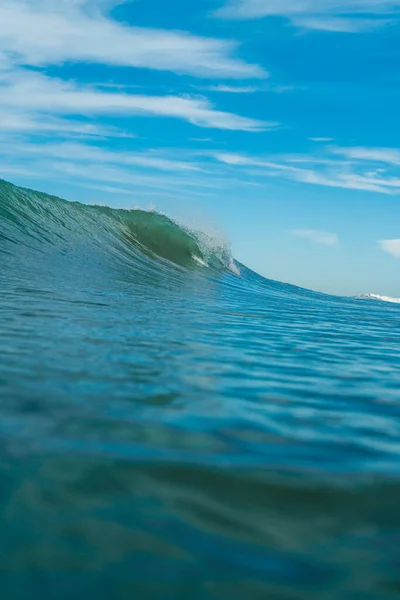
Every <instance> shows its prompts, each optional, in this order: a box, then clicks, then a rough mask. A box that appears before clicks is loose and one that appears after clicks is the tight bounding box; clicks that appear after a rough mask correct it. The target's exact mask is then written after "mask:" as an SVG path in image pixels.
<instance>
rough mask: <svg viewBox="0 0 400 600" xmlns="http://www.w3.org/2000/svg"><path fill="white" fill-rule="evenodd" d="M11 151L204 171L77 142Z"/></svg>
mask: <svg viewBox="0 0 400 600" xmlns="http://www.w3.org/2000/svg"><path fill="white" fill-rule="evenodd" d="M6 146H7V148H4V146H2V145H1V144H0V152H1V151H3V154H4V153H5V151H6V150H7V149H8V150H10V148H9V144H8V142H6ZM11 151H12V153H13V154H14V155H15V156H19V157H21V156H23V155H26V156H27V157H28V158H29V157H34V158H37V157H39V156H41V157H44V158H46V157H49V156H51V157H52V158H53V159H54V158H55V159H60V160H66V161H75V162H78V163H91V164H94V163H96V164H98V165H99V168H102V167H101V166H100V165H102V164H109V165H120V166H121V165H125V166H132V167H136V166H137V167H143V168H145V169H154V170H157V171H180V172H184V171H186V172H187V171H197V172H200V171H204V169H202V168H201V167H200V166H199V165H197V164H194V163H191V162H189V161H188V160H175V159H171V158H168V157H166V156H163V155H162V154H160V155H157V154H156V153H154V152H153V153H152V152H128V151H124V152H121V151H111V150H107V149H105V148H101V147H98V146H94V145H91V144H80V143H76V142H64V143H44V144H43V143H42V144H38V143H36V144H32V143H16V144H13V145H12V147H11Z"/></svg>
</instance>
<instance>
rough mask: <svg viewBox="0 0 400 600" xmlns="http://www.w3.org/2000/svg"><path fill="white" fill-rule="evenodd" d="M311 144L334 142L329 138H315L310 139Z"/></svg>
mask: <svg viewBox="0 0 400 600" xmlns="http://www.w3.org/2000/svg"><path fill="white" fill-rule="evenodd" d="M308 139H309V140H310V141H311V142H333V138H329V137H315V138H312V137H310V138H308Z"/></svg>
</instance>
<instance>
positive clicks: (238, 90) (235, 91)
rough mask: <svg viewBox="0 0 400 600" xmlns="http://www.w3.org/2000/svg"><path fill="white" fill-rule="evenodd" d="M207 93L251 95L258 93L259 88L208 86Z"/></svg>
mask: <svg viewBox="0 0 400 600" xmlns="http://www.w3.org/2000/svg"><path fill="white" fill-rule="evenodd" d="M204 89H206V90H208V91H209V92H221V93H225V94H253V93H254V92H258V91H260V88H258V87H255V86H249V85H248V86H240V85H223V84H220V85H209V86H207V87H206V88H204Z"/></svg>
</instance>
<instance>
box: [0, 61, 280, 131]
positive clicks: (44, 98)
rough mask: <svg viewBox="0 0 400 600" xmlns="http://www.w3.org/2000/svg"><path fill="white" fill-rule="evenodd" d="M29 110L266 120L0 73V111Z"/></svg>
mask: <svg viewBox="0 0 400 600" xmlns="http://www.w3.org/2000/svg"><path fill="white" fill-rule="evenodd" d="M3 110H5V111H6V112H8V113H9V112H10V111H13V112H14V113H15V114H22V115H24V116H25V117H26V116H27V115H28V116H30V118H32V115H35V118H36V119H37V115H39V114H40V115H45V116H48V115H54V113H57V114H58V115H68V116H71V115H75V116H77V115H79V116H80V117H81V116H82V115H84V116H87V117H91V116H93V115H119V116H126V115H141V116H159V117H170V118H178V119H184V120H185V121H188V122H189V123H192V124H193V125H196V126H198V127H208V128H215V129H228V130H241V131H260V130H262V129H264V128H265V127H266V126H268V125H269V124H264V123H262V122H260V121H256V120H254V119H250V118H247V117H241V116H238V115H235V114H232V113H227V112H222V111H219V110H216V109H215V108H214V107H213V106H212V105H211V104H210V103H209V102H208V101H207V100H206V99H205V98H198V97H191V98H190V97H189V98H188V97H180V96H146V95H139V94H128V93H118V92H108V91H104V90H101V89H98V88H96V87H89V86H82V85H78V84H76V83H74V82H72V81H62V80H59V79H54V78H50V77H47V76H45V75H42V74H40V73H37V72H34V71H28V70H26V69H21V70H18V71H13V72H7V73H3V76H2V77H1V78H0V112H1V111H3Z"/></svg>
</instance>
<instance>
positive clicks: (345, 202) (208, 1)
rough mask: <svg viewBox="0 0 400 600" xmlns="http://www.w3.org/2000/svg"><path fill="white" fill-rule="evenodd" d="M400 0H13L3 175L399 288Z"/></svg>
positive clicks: (347, 282) (301, 270)
mask: <svg viewBox="0 0 400 600" xmlns="http://www.w3.org/2000/svg"><path fill="white" fill-rule="evenodd" d="M399 35H400V0H346V2H345V1H344V0H318V1H317V0H200V1H198V2H189V1H188V0H171V1H170V2H168V3H167V2H165V1H161V0H146V1H145V0H134V1H133V2H123V1H119V2H118V1H117V2H114V1H113V0H58V1H57V2H54V1H53V0H2V2H1V4H0V177H3V178H5V179H8V180H11V181H13V182H15V183H18V184H21V185H26V186H30V187H34V188H36V189H41V190H43V191H47V192H50V193H54V194H57V195H60V196H63V197H66V198H68V199H71V200H80V201H84V202H90V203H100V204H109V205H111V206H124V207H134V206H142V207H148V206H155V207H156V208H157V209H159V210H162V211H165V212H167V213H168V214H171V215H172V216H176V217H178V218H180V219H183V220H185V221H187V222H188V223H190V224H193V225H195V226H198V227H204V228H206V229H207V228H211V229H212V228H215V224H218V226H219V227H221V228H222V229H223V230H224V231H225V232H226V234H227V235H228V236H229V238H230V239H231V242H232V247H233V252H234V254H235V256H236V257H237V258H238V259H239V260H241V261H242V262H245V263H246V264H247V265H248V266H250V267H252V268H253V269H255V270H257V271H258V272H260V273H262V274H263V275H265V276H267V277H271V278H273V279H278V280H281V281H289V282H292V283H296V284H298V285H302V286H305V287H310V288H313V289H317V290H321V291H326V292H330V293H338V294H350V295H352V294H359V293H366V292H374V293H380V294H385V295H390V296H400V277H399V275H400V197H399V193H400V135H399V134H400V124H399V123H400V121H399V117H398V113H399V109H398V107H399V106H400V85H399V83H400V69H399V66H400V44H399V39H400V37H399Z"/></svg>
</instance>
